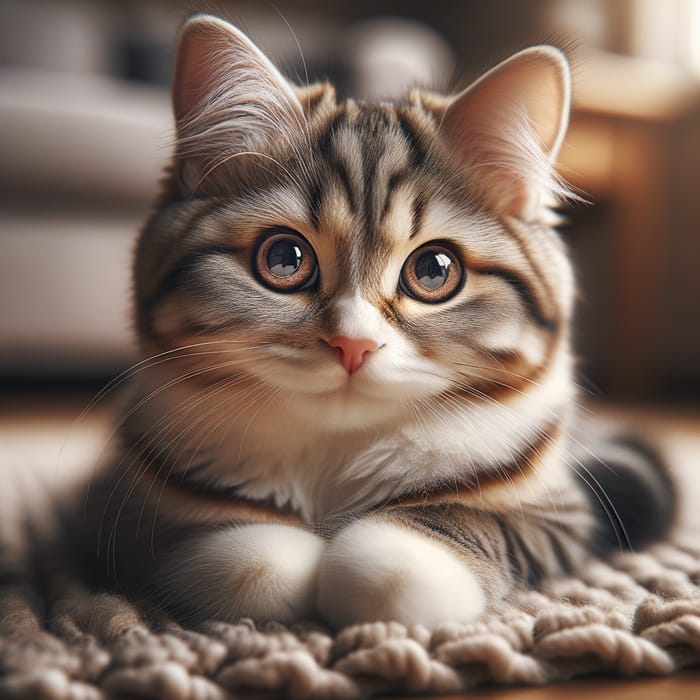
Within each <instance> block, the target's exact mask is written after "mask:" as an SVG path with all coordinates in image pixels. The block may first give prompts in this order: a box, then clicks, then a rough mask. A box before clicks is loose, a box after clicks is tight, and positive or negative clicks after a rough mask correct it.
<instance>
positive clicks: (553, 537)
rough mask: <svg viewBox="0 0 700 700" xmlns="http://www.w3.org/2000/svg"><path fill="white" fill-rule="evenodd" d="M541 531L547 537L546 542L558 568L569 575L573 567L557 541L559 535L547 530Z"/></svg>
mask: <svg viewBox="0 0 700 700" xmlns="http://www.w3.org/2000/svg"><path fill="white" fill-rule="evenodd" d="M543 531H544V534H545V536H546V537H547V540H548V541H549V545H550V547H551V548H552V554H554V558H555V559H556V560H557V564H558V565H559V568H560V569H561V571H562V572H563V573H569V572H570V571H571V570H572V569H573V565H572V563H571V560H570V558H569V555H568V554H567V552H566V550H565V549H564V547H563V545H562V543H561V542H560V541H559V536H560V533H554V532H551V531H550V530H547V529H545V530H543Z"/></svg>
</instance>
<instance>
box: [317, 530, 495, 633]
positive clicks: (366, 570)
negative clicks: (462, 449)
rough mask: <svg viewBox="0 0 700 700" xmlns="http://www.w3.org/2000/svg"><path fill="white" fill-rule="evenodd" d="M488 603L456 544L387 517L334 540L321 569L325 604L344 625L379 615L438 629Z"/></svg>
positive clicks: (325, 610)
mask: <svg viewBox="0 0 700 700" xmlns="http://www.w3.org/2000/svg"><path fill="white" fill-rule="evenodd" d="M485 607H486V598H485V595H484V592H483V590H482V588H481V586H480V585H479V583H478V582H477V580H476V578H475V576H474V574H473V573H472V571H471V570H470V569H469V566H468V565H467V564H466V562H465V561H463V560H462V559H460V558H459V557H458V556H457V555H456V554H455V553H454V552H453V551H452V550H451V549H450V548H449V546H448V545H446V544H444V543H442V542H440V541H439V540H436V539H432V538H429V537H427V536H425V535H422V534H421V533H419V532H416V531H415V530H411V529H410V528H407V527H401V526H399V525H395V524H393V523H391V522H387V521H381V520H369V519H368V520H360V521H358V522H356V523H354V524H353V525H350V526H349V527H347V528H346V529H345V530H343V531H342V532H340V534H339V535H338V536H337V537H336V538H335V539H334V540H333V542H331V544H330V545H329V546H328V548H327V549H326V551H325V553H324V555H323V557H322V560H321V566H320V575H319V608H320V610H321V613H322V614H323V615H324V617H325V618H326V620H328V621H329V622H330V623H331V624H333V625H334V626H336V627H342V626H344V625H348V624H353V623H358V622H370V621H377V620H396V621H398V622H402V623H403V624H405V625H411V624H416V623H421V624H423V625H426V626H428V627H435V626H436V625H438V624H440V623H441V622H447V621H455V622H469V621H471V620H474V619H476V618H477V617H479V616H481V615H482V614H483V612H484V610H485Z"/></svg>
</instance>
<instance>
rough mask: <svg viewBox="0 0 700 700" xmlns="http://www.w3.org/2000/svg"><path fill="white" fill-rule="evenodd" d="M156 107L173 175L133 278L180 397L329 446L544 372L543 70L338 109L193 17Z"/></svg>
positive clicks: (542, 55) (549, 140)
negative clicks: (320, 435)
mask: <svg viewBox="0 0 700 700" xmlns="http://www.w3.org/2000/svg"><path fill="white" fill-rule="evenodd" d="M173 106H174V113H175V119H176V130H177V145H176V153H175V161H174V165H173V167H172V170H171V172H170V173H169V177H168V182H167V185H166V192H165V195H164V197H163V198H162V201H161V202H160V204H159V208H158V211H157V212H156V213H155V214H154V216H153V217H152V219H151V220H150V221H149V223H148V224H147V226H146V228H145V230H144V232H143V234H142V236H141V239H140V242H139V245H138V250H137V256H136V265H135V288H136V305H137V321H138V328H139V333H140V337H141V341H142V346H143V348H144V350H145V351H146V352H148V353H149V354H155V353H160V352H164V351H170V350H172V349H173V348H177V347H184V348H187V349H186V350H183V351H182V353H181V354H182V355H187V356H188V362H190V363H192V364H191V365H190V366H189V369H190V370H191V374H192V380H191V381H192V382H193V383H195V384H197V383H198V384H200V385H201V384H202V383H204V384H206V383H207V382H209V383H211V384H212V385H213V384H214V383H216V382H224V383H225V381H226V379H227V377H228V378H230V380H231V381H230V385H231V387H234V388H232V389H231V390H232V391H234V392H235V390H236V389H235V387H237V386H242V385H245V386H246V387H247V388H246V391H249V392H250V391H252V392H253V393H255V392H256V391H257V392H258V393H259V395H260V396H263V395H266V396H268V397H269V396H274V397H275V398H274V400H275V401H276V402H277V403H278V404H281V405H284V406H286V407H287V408H288V410H290V411H303V412H306V413H307V414H308V415H309V417H310V418H312V419H314V420H321V421H324V420H327V421H329V422H330V423H331V424H332V425H336V426H337V427H341V426H353V427H355V426H362V425H365V424H372V423H377V422H381V421H382V420H384V419H391V418H395V417H396V416H399V415H404V414H407V413H408V414H413V415H419V414H420V413H421V412H427V414H430V413H431V412H433V411H434V410H435V406H436V405H440V404H442V405H448V406H449V405H450V402H452V403H455V402H466V403H478V402H482V401H494V400H495V401H503V402H507V401H508V400H510V399H511V398H512V397H514V396H519V395H522V394H523V393H527V392H528V391H530V389H531V387H533V386H537V385H539V384H541V383H542V381H543V380H544V378H545V377H546V376H547V373H548V372H549V371H550V369H551V368H552V367H553V366H554V365H557V366H559V370H558V371H561V363H562V362H563V361H564V360H563V359H562V358H563V357H564V356H565V354H566V352H567V343H568V324H569V317H570V313H571V303H572V302H571V300H572V295H573V293H572V288H573V284H572V280H571V271H570V268H569V264H568V262H567V259H566V256H565V254H564V251H563V249H562V245H561V243H560V241H559V239H558V237H557V235H556V234H555V233H554V232H553V231H552V230H551V228H550V226H551V215H550V211H549V208H548V207H550V206H551V205H552V204H553V203H554V202H556V200H557V199H558V198H560V197H561V196H563V195H565V194H566V192H565V189H564V188H563V187H562V185H561V182H560V181H559V180H558V178H557V177H556V175H555V172H554V159H555V157H556V154H557V151H558V149H559V147H560V145H561V142H562V139H563V136H564V132H565V129H566V125H567V121H568V110H569V73H568V67H567V64H566V61H565V59H564V58H563V56H562V54H561V53H560V52H559V51H557V50H556V49H553V48H550V47H535V48H532V49H528V50H525V51H522V52H520V53H518V54H516V55H515V56H513V57H512V58H510V59H509V60H507V61H505V62H504V63H502V64H500V65H499V66H497V67H496V68H494V69H493V70H491V71H490V72H489V73H487V74H486V75H484V76H483V77H482V78H481V79H480V80H478V81H477V82H476V83H474V84H473V85H472V86H471V87H469V88H468V89H467V90H465V91H463V92H462V93H460V94H458V95H456V96H452V97H443V96H439V95H435V94H431V93H427V92H423V91H419V90H415V91H413V92H412V93H411V94H410V95H408V96H407V98H406V101H405V102H403V103H401V104H384V103H380V104H365V103H362V102H354V101H347V102H340V103H339V102H337V101H336V98H335V93H334V91H333V89H332V87H331V86H330V85H328V84H321V85H315V86H311V87H307V88H296V87H294V86H292V85H290V84H289V83H288V82H287V81H286V80H285V79H284V78H283V77H282V76H281V74H280V73H279V72H278V71H277V69H276V68H275V67H274V66H273V65H272V64H271V63H270V61H269V60H268V59H267V58H266V57H265V56H264V55H263V54H262V53H261V52H260V50H259V49H257V48H256V47H255V46H254V45H253V44H252V43H251V41H250V40H249V39H248V38H246V37H245V36H244V35H243V34H241V32H239V31H238V30H237V29H236V28H234V27H233V26H231V25H229V24H227V23H225V22H223V21H221V20H218V19H215V18H212V17H207V16H198V17H195V18H194V19H192V20H190V21H189V22H188V23H187V24H186V25H185V26H184V28H183V29H182V31H181V34H180V38H179V44H178V52H177V59H176V67H175V75H174V86H173ZM197 344H201V345H197ZM179 371H180V377H183V376H184V374H183V373H182V368H180V370H179ZM235 380H240V382H239V383H236V381H235ZM185 381H190V379H189V378H186V380H185Z"/></svg>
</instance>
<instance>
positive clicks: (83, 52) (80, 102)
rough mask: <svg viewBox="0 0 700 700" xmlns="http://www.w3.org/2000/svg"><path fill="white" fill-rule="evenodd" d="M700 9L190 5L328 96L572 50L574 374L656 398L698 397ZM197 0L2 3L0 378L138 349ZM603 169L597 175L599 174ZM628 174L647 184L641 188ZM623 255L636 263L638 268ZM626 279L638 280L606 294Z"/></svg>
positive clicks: (453, 83)
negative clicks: (161, 181)
mask: <svg viewBox="0 0 700 700" xmlns="http://www.w3.org/2000/svg"><path fill="white" fill-rule="evenodd" d="M697 4H698V3H697V2H695V0H670V1H669V2H666V3H649V2H647V1H646V0H619V2H607V1H606V0H529V1H528V2H521V1H520V0H470V1H469V2H448V1H446V0H433V1H432V2H425V0H421V1H415V2H414V1H413V0H400V1H399V0H355V1H354V2H352V3H348V2H335V1H332V2H330V1H328V0H278V2H276V3H275V6H274V7H273V6H272V5H267V4H263V3H256V2H226V1H225V0H217V2H216V3H214V4H212V3H206V4H205V7H206V9H207V10H209V11H214V12H216V11H217V8H218V9H220V10H221V14H223V15H224V16H226V17H228V18H229V19H232V20H233V21H234V22H236V23H237V24H239V26H241V27H242V28H243V29H244V30H245V31H247V32H249V33H250V34H251V35H252V36H253V38H254V39H255V40H256V41H257V42H259V43H260V45H261V46H262V47H263V48H264V49H265V50H266V51H267V52H269V53H270V55H271V56H272V57H273V58H274V59H275V61H277V62H278V63H279V65H280V66H281V67H282V68H283V70H284V72H285V73H286V74H287V75H288V76H290V77H291V78H292V79H295V80H297V81H303V80H305V79H306V77H305V76H306V74H307V73H308V75H309V77H310V79H316V78H322V77H326V76H330V77H331V78H332V79H333V80H334V81H335V82H336V83H337V84H338V86H339V88H340V91H341V94H350V93H353V94H355V93H358V92H359V93H362V92H363V91H364V92H365V93H367V94H370V93H371V94H373V95H374V94H381V91H382V90H383V89H384V87H383V86H384V85H389V83H390V82H391V81H389V82H387V81H386V80H384V82H382V80H375V79H376V78H377V76H381V71H382V70H385V71H386V72H387V75H389V76H390V77H392V76H394V77H395V76H396V74H397V71H399V70H406V71H408V72H409V73H411V72H412V71H413V72H414V73H415V75H416V79H417V80H418V81H419V82H429V83H435V84H436V85H438V86H441V87H444V88H446V89H456V88H458V87H462V86H464V85H465V84H467V83H468V82H469V80H471V79H473V78H474V77H476V76H477V75H479V74H480V73H481V72H482V71H483V70H484V69H486V68H488V67H490V66H491V65H493V64H494V63H495V62H497V61H498V60H501V59H503V58H504V57H506V56H507V55H509V54H510V53H511V52H513V51H515V50H517V49H520V48H522V47H524V46H526V45H530V44H533V43H538V42H542V41H552V40H554V41H555V42H556V43H558V44H560V45H563V46H566V47H567V48H568V51H569V52H570V54H571V55H572V56H573V58H574V77H575V94H576V95H583V97H579V98H577V106H576V111H575V114H574V121H573V127H572V129H577V130H578V131H577V132H576V133H577V134H578V135H579V136H580V135H581V134H582V133H583V132H582V129H583V127H585V129H583V131H585V130H586V129H588V132H587V133H588V137H590V138H589V140H588V141H585V139H584V141H581V142H580V143H585V144H589V145H590V148H592V149H598V150H597V151H595V152H594V151H593V150H591V151H590V153H588V154H586V153H584V154H583V155H587V157H588V161H589V162H588V163H587V164H586V165H585V168H583V169H582V170H576V168H574V170H573V171H571V172H569V173H565V174H566V175H567V176H572V177H573V179H574V181H575V184H577V185H578V186H580V187H581V188H582V189H583V191H584V195H587V196H588V198H589V199H590V200H591V201H592V206H584V207H578V208H575V209H573V210H571V211H570V212H567V215H568V217H569V219H570V225H568V226H567V227H565V228H564V230H563V233H562V235H563V236H564V237H565V240H566V241H567V243H568V244H569V246H570V248H571V249H572V252H573V254H574V257H575V260H576V264H577V267H578V270H579V278H580V280H581V304H580V311H579V316H578V330H577V333H578V336H579V345H580V347H581V348H582V355H583V356H585V357H587V358H588V359H587V360H582V361H581V372H582V381H583V383H584V385H585V386H588V387H591V388H592V391H594V392H600V393H602V394H604V395H613V396H615V395H617V396H620V397H622V396H637V397H640V396H642V397H643V396H647V397H659V396H661V397H666V398H669V397H679V396H691V397H699V396H700V310H699V307H700V304H699V303H698V302H699V300H700V281H699V280H700V274H699V273H698V263H697V261H698V259H700V233H699V232H700V213H699V206H700V205H699V203H698V198H697V196H696V194H695V190H696V187H697V185H696V183H698V182H700V173H699V172H698V163H700V116H699V112H698V109H697V92H698V88H697V78H696V77H695V76H694V75H693V74H692V72H691V70H690V68H689V66H690V64H689V63H687V61H690V57H691V54H692V51H691V50H690V48H692V47H690V48H688V47H686V44H687V39H688V37H687V36H686V35H687V32H688V31H690V25H691V23H689V22H688V21H684V17H685V15H684V14H683V12H684V11H685V10H683V8H691V6H692V7H695V5H697ZM661 6H663V8H665V9H663V11H661V10H659V9H658V8H660V7H661ZM196 7H197V3H196V2H195V3H193V2H191V1H189V0H186V1H183V2H179V1H178V2H175V1H174V2H167V1H166V0H94V1H92V2H88V1H87V0H85V1H81V0H0V117H2V120H3V125H4V126H5V127H6V128H4V129H3V135H2V138H3V141H2V143H0V149H1V151H0V161H1V162H2V163H3V165H2V168H1V172H0V227H1V228H0V296H2V298H3V304H2V307H1V308H0V376H5V377H7V376H10V375H16V376H22V377H31V376H32V375H42V376H50V375H52V374H53V373H57V372H58V373H60V372H63V373H65V374H66V375H68V376H73V375H76V374H80V373H81V372H86V371H90V372H100V371H103V372H110V371H112V370H113V369H114V368H115V367H116V366H119V365H120V364H123V363H124V362H126V361H128V358H129V357H130V356H132V355H133V345H132V340H131V337H130V321H129V309H128V288H129V280H128V269H127V261H128V260H129V258H130V251H131V246H132V245H133V239H134V236H135V234H136V231H137V229H138V225H139V221H141V220H142V219H143V217H144V216H145V214H146V212H147V211H148V206H149V204H148V203H149V201H150V200H151V198H152V197H153V195H154V193H155V192H156V191H157V181H158V173H159V171H160V168H161V167H162V164H163V163H164V162H166V161H167V157H168V151H169V144H170V138H171V134H170V128H171V125H170V119H169V102H168V95H167V84H168V81H169V78H170V70H171V68H170V66H171V61H172V55H173V39H174V36H175V32H176V30H177V26H178V24H179V22H180V21H181V20H182V19H183V18H184V17H185V16H187V14H189V13H190V12H191V11H192V9H193V8H196ZM654 8H656V9H654ZM695 9H696V10H698V12H699V13H700V9H698V8H695ZM654 13H656V14H654ZM659 13H660V14H659ZM698 17H700V14H698ZM387 18H390V19H389V22H388V23H387ZM380 20H382V21H381V22H380ZM399 20H401V21H400V22H399ZM382 22H383V23H382ZM650 27H651V28H652V29H653V28H654V27H656V28H658V31H656V32H654V31H651V32H650V30H649V28H650ZM394 30H396V34H395V40H396V42H397V43H395V44H392V43H390V36H393V35H392V32H393V31H394ZM662 30H663V31H662ZM414 32H418V33H417V34H416V33H414ZM402 36H403V37H404V44H403V46H404V49H403V63H402V64H401V66H400V67H399V66H397V65H396V64H395V63H394V64H390V63H387V61H388V60H389V59H391V58H392V57H393V58H395V57H396V56H397V55H398V54H399V53H400V52H401V46H400V43H401V37H402ZM649 36H651V37H653V38H654V40H653V41H652V40H651V39H649V38H648V37H649ZM396 37H398V38H396ZM645 37H647V38H646V39H645ZM391 41H394V39H391ZM697 41H698V42H700V36H698V37H697ZM387 47H389V48H388V49H387ZM394 47H398V48H394ZM417 47H421V49H422V50H423V53H422V54H420V55H419V54H418V51H417ZM300 48H301V50H300ZM605 52H612V53H605ZM614 53H618V54H620V53H627V54H635V55H645V54H646V55H648V56H653V57H655V58H657V59H663V60H664V61H665V62H666V63H668V64H669V66H671V64H672V69H673V71H672V72H673V76H674V78H673V80H666V79H662V80H657V81H651V80H650V79H648V76H649V75H650V74H649V73H647V72H646V69H645V68H644V66H645V65H647V64H644V63H640V61H641V59H638V58H633V59H630V61H631V63H630V64H625V65H626V66H627V68H625V69H624V70H623V71H622V72H616V71H615V70H612V69H611V70H607V68H606V66H607V65H608V63H606V61H610V63H609V65H610V66H613V65H615V66H616V65H617V64H616V63H615V62H614V61H612V60H611V59H610V58H609V57H611V56H612V55H613V54H614ZM302 54H303V60H302ZM594 55H595V56H596V57H597V58H596V59H595V61H593V60H592V58H591V57H592V56H594ZM601 56H602V58H601ZM370 59H371V61H370ZM382 61H384V64H382ZM594 64H595V65H596V66H598V68H597V69H596V70H593V65H594ZM382 65H384V68H382ZM601 65H602V66H603V68H602V69H601V68H600V66H601ZM649 65H651V64H649ZM616 70H617V69H616ZM625 71H627V72H625ZM616 76H617V77H616ZM620 76H626V77H620ZM629 76H631V77H629ZM674 81H675V82H674ZM664 85H665V86H666V87H665V88H663V86H664ZM662 88H663V89H662ZM386 89H390V88H386ZM664 90H665V92H664ZM673 90H676V92H673ZM662 93H663V94H662ZM674 96H676V97H678V99H676V97H674ZM681 96H682V98H683V99H682V100H681ZM674 99H676V101H675V102H674ZM664 100H666V102H667V103H668V109H666V110H665V111H663V110H661V109H656V112H654V104H651V103H655V104H656V105H657V107H658V105H664V104H666V102H664ZM8 125H10V126H12V129H14V131H13V130H12V129H10V128H9V126H8ZM613 131H614V132H615V133H616V134H623V136H624V135H625V134H631V133H643V134H644V136H643V139H642V141H640V143H645V144H649V145H648V148H649V152H650V153H651V152H652V151H653V152H654V153H656V154H657V156H655V158H646V159H645V158H643V157H642V154H638V157H637V156H635V155H634V148H633V147H632V148H631V151H632V157H631V159H629V161H626V163H625V168H626V169H627V170H626V172H622V170H623V169H622V168H621V167H617V168H615V167H614V162H615V161H616V159H618V158H619V154H618V151H617V150H616V149H618V148H619V144H620V143H621V142H622V141H624V140H625V139H624V138H616V139H613V140H612V141H611V140H610V138H609V134H610V133H612V132H613ZM606 134H607V135H608V136H606ZM606 139H607V140H606ZM572 143H573V142H572ZM578 143H579V142H578V141H577V142H576V144H574V145H570V146H569V151H568V152H567V151H566V148H567V147H566V146H565V151H564V154H565V155H568V157H570V158H571V159H572V160H573V161H576V158H577V157H579V161H581V158H580V156H581V152H580V151H579V152H578V153H577V152H576V149H582V150H584V151H586V150H587V149H589V145H586V146H579V145H577V144H578ZM616 143H617V145H616ZM644 148H647V146H644ZM628 151H629V149H628ZM647 155H648V154H647ZM602 163H612V164H613V165H610V167H609V168H608V171H607V175H606V177H607V179H605V178H602V177H601V176H600V175H599V172H600V171H602V169H603V168H602V165H601V164H602ZM635 169H636V171H637V172H639V171H641V170H646V171H648V172H647V173H646V174H647V175H648V177H647V178H646V180H645V181H644V183H641V180H640V178H638V177H635ZM589 171H590V172H589ZM624 177H627V179H628V182H627V184H625V181H624ZM596 178H597V179H596ZM654 178H656V179H654ZM625 187H628V190H625ZM635 187H637V189H636V190H635V189H634V188H635ZM644 187H646V189H644ZM629 188H632V189H629ZM626 191H628V192H645V193H646V194H644V196H643V202H644V203H645V204H647V205H651V206H649V207H648V209H647V210H648V211H650V212H652V213H651V214H650V215H651V216H653V217H657V218H656V219H655V222H654V223H653V225H649V226H646V227H645V232H644V235H643V236H641V237H640V239H639V241H638V242H634V241H633V240H631V239H630V238H629V237H625V236H621V235H620V232H621V231H622V230H623V228H624V226H625V225H629V222H630V221H632V220H633V218H634V214H635V212H634V211H631V213H630V202H629V201H628V202H625V203H624V206H623V205H621V197H623V195H624V193H625V192H626ZM638 196H640V197H641V196H642V195H638ZM640 201H641V200H640ZM633 204H634V202H632V206H631V209H632V210H633V209H634V206H633ZM625 207H626V209H625ZM625 211H627V212H628V213H627V214H625ZM625 216H626V217H627V218H624V217H625ZM620 222H623V225H621V223H620ZM628 228H629V226H628ZM622 240H624V245H625V246H627V248H626V249H624V250H621V249H620V245H621V241H622ZM81 241H82V242H81ZM637 248H640V249H641V248H643V251H644V256H646V257H644V256H642V255H640V254H638V253H639V251H638V250H637ZM628 261H631V262H630V263H629V264H631V265H639V264H641V263H640V262H639V261H642V263H643V264H644V265H645V266H646V267H645V268H644V269H640V270H639V274H638V275H637V276H636V277H635V276H634V275H631V274H628V273H629V272H630V270H629V268H626V267H625V266H626V265H627V264H628ZM635 261H636V262H635ZM3 266H4V267H3ZM635 269H636V268H635ZM621 279H622V280H632V281H631V282H630V285H632V286H631V287H629V288H628V289H626V290H622V291H620V289H619V288H618V287H619V281H620V280H621ZM645 279H646V280H649V284H648V285H645V284H644V280H645ZM616 285H617V286H616ZM81 299H84V300H85V303H84V304H81ZM8 302H9V303H8ZM635 302H636V303H635ZM625 319H628V321H629V322H627V321H626V320H625ZM642 356H643V360H644V361H643V362H641V361H640V358H642ZM630 369H633V370H634V371H632V372H630ZM625 373H626V376H627V379H626V380H625V381H620V377H622V376H623V375H625Z"/></svg>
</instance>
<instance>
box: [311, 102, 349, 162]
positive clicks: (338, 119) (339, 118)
mask: <svg viewBox="0 0 700 700" xmlns="http://www.w3.org/2000/svg"><path fill="white" fill-rule="evenodd" d="M346 119H347V113H346V111H345V109H343V108H341V109H339V110H338V113H337V114H336V115H335V117H333V119H332V120H331V122H330V124H329V125H328V126H327V127H326V129H325V131H323V133H322V134H321V135H320V136H319V137H318V140H317V142H316V143H317V145H318V150H319V152H320V153H321V156H322V157H323V159H324V160H330V159H331V155H332V154H331V146H332V143H333V137H334V136H335V133H336V132H337V131H338V128H339V127H340V126H341V125H342V124H343V123H344V122H345V121H346Z"/></svg>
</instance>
